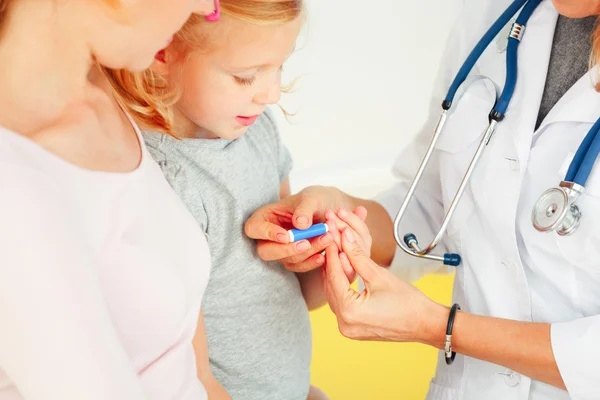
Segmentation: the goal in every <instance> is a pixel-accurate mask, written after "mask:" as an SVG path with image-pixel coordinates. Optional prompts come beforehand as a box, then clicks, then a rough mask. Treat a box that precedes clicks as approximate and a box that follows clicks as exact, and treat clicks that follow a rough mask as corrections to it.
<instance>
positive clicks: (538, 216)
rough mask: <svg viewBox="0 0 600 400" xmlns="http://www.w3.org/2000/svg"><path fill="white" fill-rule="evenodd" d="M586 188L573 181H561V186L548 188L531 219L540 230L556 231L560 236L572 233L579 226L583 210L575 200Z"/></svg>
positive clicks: (535, 206) (537, 203)
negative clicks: (580, 209)
mask: <svg viewBox="0 0 600 400" xmlns="http://www.w3.org/2000/svg"><path fill="white" fill-rule="evenodd" d="M583 190H584V188H583V187H582V186H579V185H577V184H575V183H572V182H561V183H560V186H559V187H555V188H552V189H548V190H546V191H545V192H544V193H543V194H542V195H541V196H540V198H539V199H538V201H537V202H536V203H535V205H534V207H533V210H532V212H531V220H532V222H533V226H534V228H535V229H536V230H538V231H540V232H552V231H555V232H556V233H557V234H559V235H560V236H567V235H570V234H572V233H573V232H575V231H576V230H577V228H578V227H579V223H580V221H581V211H579V207H577V205H575V204H574V203H575V200H576V199H577V197H579V195H580V194H582V193H583Z"/></svg>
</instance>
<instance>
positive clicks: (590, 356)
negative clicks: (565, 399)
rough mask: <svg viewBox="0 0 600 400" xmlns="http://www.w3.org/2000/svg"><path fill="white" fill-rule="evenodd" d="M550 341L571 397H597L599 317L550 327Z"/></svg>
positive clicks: (593, 399)
mask: <svg viewBox="0 0 600 400" xmlns="http://www.w3.org/2000/svg"><path fill="white" fill-rule="evenodd" d="M551 340H552V350H553V352H554V357H555V359H556V363H557V364H558V369H559V371H560V374H561V376H562V378H563V381H564V383H565V385H566V387H567V390H568V391H569V394H570V395H571V398H572V399H573V400H596V399H598V398H600V365H599V363H600V315H595V316H593V317H587V318H581V319H577V320H574V321H571V322H564V323H556V324H553V325H552V328H551Z"/></svg>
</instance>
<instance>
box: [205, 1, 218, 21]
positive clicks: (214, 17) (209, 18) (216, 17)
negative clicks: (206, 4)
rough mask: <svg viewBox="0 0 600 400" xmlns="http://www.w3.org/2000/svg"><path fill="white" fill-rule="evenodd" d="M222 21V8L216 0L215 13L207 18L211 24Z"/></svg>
mask: <svg viewBox="0 0 600 400" xmlns="http://www.w3.org/2000/svg"><path fill="white" fill-rule="evenodd" d="M220 19H221V7H220V6H219V0H215V11H213V12H212V13H211V14H209V15H207V16H206V20H207V21H209V22H216V21H218V20H220Z"/></svg>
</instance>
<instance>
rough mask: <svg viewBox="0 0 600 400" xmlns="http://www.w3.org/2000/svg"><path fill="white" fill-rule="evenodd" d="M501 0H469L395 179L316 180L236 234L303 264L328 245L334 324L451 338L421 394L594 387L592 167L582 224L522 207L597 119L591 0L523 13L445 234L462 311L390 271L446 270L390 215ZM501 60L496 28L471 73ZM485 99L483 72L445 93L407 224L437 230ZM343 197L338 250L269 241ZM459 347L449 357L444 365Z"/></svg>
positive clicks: (599, 324)
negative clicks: (499, 114)
mask: <svg viewBox="0 0 600 400" xmlns="http://www.w3.org/2000/svg"><path fill="white" fill-rule="evenodd" d="M510 4H511V1H510V0H487V1H482V0H464V1H463V5H462V7H463V9H462V12H461V14H460V15H461V16H460V21H458V23H457V25H456V28H455V30H454V33H453V34H452V35H451V40H450V43H449V44H448V47H447V51H446V54H445V56H444V57H443V60H444V61H443V64H442V65H441V70H440V73H439V76H438V80H437V84H436V92H435V94H434V99H433V101H432V108H431V116H430V120H429V123H428V124H427V125H426V126H425V127H424V129H423V131H422V132H421V133H420V135H419V136H418V138H417V140H416V141H415V142H414V143H413V146H412V147H409V149H408V150H406V151H404V152H403V154H401V156H400V157H399V158H398V161H397V163H396V165H395V174H396V176H397V177H398V179H399V183H398V184H397V186H395V187H394V188H391V189H390V190H389V191H388V192H386V193H384V194H382V195H381V196H379V197H378V198H377V199H376V201H368V200H362V199H357V198H353V197H350V196H348V195H346V194H344V193H342V192H341V191H339V190H337V189H335V188H324V187H310V188H307V189H305V190H303V191H302V192H300V193H299V194H297V195H295V196H292V197H290V198H287V199H284V200H282V201H281V202H279V203H277V204H273V205H269V206H267V207H263V208H262V209H260V210H258V211H257V212H256V213H255V214H254V215H253V216H252V217H251V218H250V219H249V221H248V223H247V225H246V233H247V234H248V235H249V236H250V237H253V238H255V239H258V240H259V243H258V246H259V247H258V251H259V254H260V256H261V257H263V258H265V259H269V260H279V261H281V262H282V263H283V264H284V266H285V267H286V268H288V269H291V270H294V271H298V272H307V271H311V270H315V269H316V268H318V267H320V266H322V265H323V264H324V263H325V259H324V258H323V256H322V255H321V254H320V252H321V251H322V250H323V249H325V248H326V249H327V255H326V259H327V268H326V271H327V272H326V276H324V279H325V285H324V286H325V293H326V295H327V298H328V300H329V303H330V305H331V308H332V310H333V311H334V312H335V313H336V314H337V316H338V322H339V326H340V330H341V332H342V333H343V334H344V335H346V336H348V337H351V338H355V339H363V340H365V339H366V340H387V341H399V342H404V341H411V342H421V343H425V344H428V345H431V346H435V347H437V348H439V349H440V350H442V349H444V348H445V347H446V346H447V345H448V344H449V345H451V348H446V349H445V350H451V351H450V352H449V353H448V360H446V358H447V355H446V354H447V353H446V352H445V351H441V352H440V357H439V362H438V367H437V372H436V376H435V378H434V379H433V381H432V383H431V387H430V391H429V395H428V399H439V400H442V399H469V400H480V399H485V400H490V399H491V400H495V399H497V400H509V399H514V400H517V399H519V400H525V399H532V400H541V399H579V400H592V399H600V165H596V168H594V169H593V171H592V174H591V176H590V178H589V179H588V181H587V184H586V191H585V193H584V194H583V195H582V196H581V197H580V198H579V199H578V206H579V208H580V209H581V211H582V217H581V224H580V226H579V227H578V229H577V231H576V232H574V233H573V234H571V235H570V236H559V235H557V234H556V233H555V232H551V233H541V232H538V231H537V230H536V229H534V227H533V226H532V219H531V210H532V208H533V206H534V204H535V202H536V200H537V199H538V198H539V196H540V195H541V194H542V193H543V192H544V191H545V190H546V189H548V188H551V187H555V186H557V184H558V182H560V181H561V180H563V179H564V178H565V173H566V171H567V169H568V167H569V164H570V161H571V159H572V158H573V154H574V153H575V152H576V151H577V149H578V147H579V146H580V144H581V142H582V141H583V139H584V137H585V135H586V134H587V132H588V130H589V129H590V127H591V126H592V125H593V123H594V122H595V121H596V120H597V119H598V118H599V117H600V93H598V92H597V91H596V87H595V85H596V84H597V82H598V74H597V71H596V70H597V67H593V68H592V69H591V70H590V71H588V65H589V60H590V54H593V56H592V57H596V56H597V55H598V52H600V30H599V29H596V28H594V26H595V25H594V23H595V20H596V17H595V15H597V14H600V1H598V0H554V1H551V0H543V1H542V2H541V4H540V5H539V6H538V7H537V9H536V10H535V12H534V13H533V15H532V17H531V18H530V20H529V21H528V23H527V26H526V32H525V36H524V38H523V40H522V42H521V44H520V48H519V52H518V54H519V58H518V79H517V83H516V89H515V92H514V96H513V98H512V101H511V102H510V105H509V107H508V110H507V112H506V118H505V119H504V120H503V121H502V122H501V123H499V124H498V128H497V131H496V134H495V135H494V137H493V138H492V140H491V142H490V144H489V146H487V149H486V151H485V153H484V155H483V157H482V158H481V161H480V163H479V165H478V167H477V169H476V170H475V172H474V174H473V176H472V178H471V182H470V184H469V185H468V187H467V190H466V191H465V194H464V196H463V198H462V200H461V202H460V204H459V206H458V208H457V210H456V213H455V215H454V217H453V218H452V220H451V221H450V224H449V226H448V230H447V234H446V235H445V239H444V242H443V245H444V247H446V248H447V249H448V251H452V252H456V253H459V254H460V255H461V256H462V264H461V265H460V266H459V267H457V268H456V278H455V282H454V296H453V297H454V298H453V303H456V304H459V305H460V308H461V310H458V309H457V307H455V308H454V311H456V313H455V314H453V315H451V314H452V313H451V312H450V309H449V308H447V307H443V306H441V305H439V304H437V303H434V302H433V301H431V300H430V299H428V298H427V297H426V296H425V295H423V294H422V293H421V292H420V291H418V290H417V289H416V288H414V287H413V286H412V285H409V284H407V283H405V282H404V281H402V280H399V279H397V278H396V277H395V276H394V275H392V273H394V274H395V275H399V276H403V277H408V278H409V279H416V278H418V277H419V276H420V275H422V274H423V273H425V272H430V271H434V270H436V269H440V268H442V269H444V268H448V267H440V266H437V267H436V266H431V262H429V263H428V264H419V262H421V261H422V260H416V259H415V258H413V257H410V256H408V255H407V254H405V253H404V252H403V251H402V250H400V249H399V248H398V247H397V246H396V244H395V241H394V239H393V223H392V219H393V218H394V216H395V215H396V213H397V211H398V209H399V208H400V205H401V203H402V201H403V199H404V197H405V195H406V193H407V190H408V186H409V184H410V182H411V181H412V179H413V177H414V174H415V172H416V170H417V167H418V165H419V163H420V161H421V157H422V155H423V154H424V152H425V149H426V147H427V145H428V144H429V141H430V139H431V136H432V134H433V130H434V128H435V124H436V123H437V117H438V116H439V112H440V104H441V103H442V100H443V98H444V96H445V94H446V91H447V90H448V87H449V86H450V84H451V82H452V80H453V78H454V76H455V75H456V73H457V71H458V69H459V68H460V66H461V65H462V63H463V62H464V60H465V59H466V57H467V56H468V54H469V52H470V51H471V49H472V48H473V47H474V46H475V43H476V42H477V41H478V40H479V39H480V38H481V37H482V35H483V34H484V32H485V31H486V30H487V29H488V28H489V27H490V25H492V23H493V22H494V21H495V20H496V19H497V18H498V16H500V14H502V13H503V12H504V10H505V9H506V8H507V7H508V6H509V5H510ZM586 17H587V18H586ZM590 38H593V40H590ZM505 58H506V52H505V43H503V40H502V37H499V38H498V40H494V41H493V42H492V44H491V45H490V46H488V48H487V49H486V50H485V52H484V53H483V54H482V56H481V58H480V59H479V60H478V61H477V63H476V64H475V67H474V69H473V74H477V75H485V76H487V77H490V78H491V79H492V80H493V81H494V82H496V83H497V84H498V85H500V86H502V85H503V83H504V81H505V77H506V62H505ZM592 64H594V65H595V64H596V59H595V58H592ZM494 99H495V95H494V91H493V86H492V85H489V84H487V83H485V82H484V81H480V82H476V83H474V84H472V85H471V86H469V88H468V90H467V91H466V93H465V94H464V96H463V97H462V99H461V101H460V102H458V104H456V105H455V106H454V109H453V114H452V115H451V116H450V118H449V119H448V122H447V125H446V128H445V131H444V132H443V133H442V135H441V136H440V139H439V142H438V144H437V147H436V150H435V152H434V154H433V158H432V162H431V163H430V167H429V168H428V170H427V172H426V173H425V175H424V177H423V179H422V182H421V184H420V186H419V188H418V190H417V191H416V194H415V199H414V200H413V201H412V203H411V207H410V208H409V210H408V213H407V214H406V216H405V217H404V219H403V222H402V224H401V230H402V232H403V233H404V232H409V231H410V232H414V233H415V234H417V236H418V237H421V238H427V239H429V238H432V237H433V236H434V234H435V232H437V230H438V228H439V226H440V223H441V220H442V218H443V215H444V211H445V210H447V209H448V207H449V204H450V201H451V200H452V198H453V196H454V193H455V191H456V188H457V187H458V185H459V183H460V181H461V179H462V177H463V175H464V172H465V170H466V168H467V166H468V164H469V162H470V160H471V157H472V156H473V153H474V152H475V149H476V147H477V145H478V142H479V140H480V138H481V134H482V131H483V129H484V128H485V127H486V126H487V124H488V113H489V110H490V109H491V108H492V106H493V105H494ZM597 164H599V163H597ZM359 206H363V207H365V208H366V209H367V210H368V217H367V219H366V224H367V225H368V228H369V230H370V233H371V235H372V239H373V247H372V250H371V254H370V257H369V256H367V254H365V253H364V252H363V251H362V250H361V249H360V247H359V246H358V245H357V244H356V243H359V242H361V240H357V239H358V236H362V237H365V236H368V235H369V233H368V232H366V229H365V228H364V226H363V225H364V224H362V221H361V219H360V218H359V217H357V214H358V215H361V216H363V217H364V215H363V214H364V212H362V211H360V210H361V209H360V208H359V209H357V211H356V213H350V212H348V211H349V210H354V209H355V208H356V207H359ZM339 208H342V209H344V210H348V211H343V210H342V211H341V212H338V215H339V216H340V217H341V218H342V219H344V220H345V221H347V222H348V223H349V225H350V226H351V227H353V228H355V229H346V231H345V234H344V235H342V236H343V240H342V246H341V247H342V249H338V248H337V247H336V246H335V245H332V244H331V242H332V238H331V236H330V235H329V234H328V235H325V236H324V237H321V238H317V239H313V240H311V241H310V249H309V250H306V249H304V248H302V247H301V246H299V245H298V244H297V243H292V244H289V243H286V239H285V238H286V237H287V236H286V235H279V238H280V240H279V241H278V234H281V233H284V232H285V229H284V228H285V227H286V226H285V224H283V225H284V226H280V225H282V224H281V223H280V221H281V218H279V217H280V216H281V215H286V214H289V215H293V217H292V222H293V224H294V225H295V226H296V227H297V228H306V227H308V226H310V224H312V223H313V222H316V221H321V220H323V218H324V213H325V211H326V210H329V209H333V210H338V209H339ZM363 211H364V210H363ZM403 233H402V234H403ZM362 242H364V241H362ZM338 250H339V252H341V253H339V254H338ZM377 264H379V265H384V266H390V269H389V270H388V269H385V268H381V267H379V266H378V265H377ZM349 265H351V266H352V267H353V268H354V269H355V270H356V271H357V272H358V274H359V275H361V276H362V278H363V279H364V281H365V285H366V288H367V291H365V292H363V293H360V294H359V293H356V292H354V290H352V289H351V288H350V285H349V282H348V279H347V278H346V275H345V274H344V272H343V270H344V267H346V268H348V267H349ZM307 273H310V272H307ZM449 325H451V326H449ZM448 328H451V337H450V340H448V338H447V337H446V333H447V330H448ZM448 342H450V343H448ZM453 352H456V353H457V355H456V358H455V359H454V362H451V361H452V360H453V358H452V356H451V354H452V353H453ZM399 362H401V360H399ZM448 364H450V365H448ZM399 395H401V394H399Z"/></svg>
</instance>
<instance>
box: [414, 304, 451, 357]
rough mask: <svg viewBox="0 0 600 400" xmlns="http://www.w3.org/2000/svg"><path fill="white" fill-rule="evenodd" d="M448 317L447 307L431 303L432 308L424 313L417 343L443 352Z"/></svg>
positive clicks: (448, 309) (448, 310)
mask: <svg viewBox="0 0 600 400" xmlns="http://www.w3.org/2000/svg"><path fill="white" fill-rule="evenodd" d="M449 315H450V308H449V307H446V306H443V305H441V304H438V303H433V304H432V307H431V308H430V309H429V310H428V311H427V312H426V313H424V318H423V321H422V323H421V326H420V329H419V332H418V333H417V335H418V336H417V341H418V342H419V343H423V344H426V345H429V346H432V347H435V348H436V349H439V350H443V349H444V342H445V340H446V327H447V325H448V316H449Z"/></svg>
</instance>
